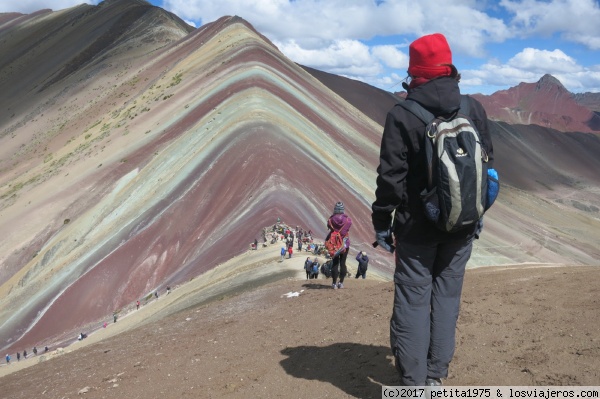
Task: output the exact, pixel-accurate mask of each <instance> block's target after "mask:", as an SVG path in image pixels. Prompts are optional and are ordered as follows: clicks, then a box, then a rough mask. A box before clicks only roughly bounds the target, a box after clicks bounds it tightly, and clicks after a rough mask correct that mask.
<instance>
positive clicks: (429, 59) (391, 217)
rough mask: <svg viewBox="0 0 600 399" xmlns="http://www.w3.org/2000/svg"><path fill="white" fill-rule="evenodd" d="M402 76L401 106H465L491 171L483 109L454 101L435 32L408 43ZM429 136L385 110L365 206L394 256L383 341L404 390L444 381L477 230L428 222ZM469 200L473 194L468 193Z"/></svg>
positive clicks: (406, 117) (451, 74) (417, 123)
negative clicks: (449, 228)
mask: <svg viewBox="0 0 600 399" xmlns="http://www.w3.org/2000/svg"><path fill="white" fill-rule="evenodd" d="M408 77H409V78H410V84H408V85H407V84H406V83H405V84H403V86H404V87H405V89H406V90H407V92H408V94H407V97H406V101H404V102H406V103H408V102H413V103H416V104H417V105H418V104H420V105H421V106H422V107H423V108H425V109H426V110H428V111H429V112H430V113H432V114H434V115H439V116H452V114H453V113H455V112H457V111H458V110H460V108H461V102H462V101H465V102H466V105H468V106H469V107H468V116H469V117H470V120H471V121H472V122H473V125H474V126H475V127H476V128H477V130H478V131H479V136H480V137H479V138H480V139H481V146H482V148H484V149H485V152H486V153H487V161H488V163H489V164H490V167H492V165H491V164H493V160H494V154H493V147H492V141H491V136H490V133H489V127H488V123H487V116H486V112H485V110H484V108H483V106H482V105H481V104H480V103H479V102H478V101H477V100H475V99H474V98H472V97H470V96H465V97H464V99H461V97H462V96H461V93H460V89H459V86H458V82H459V80H460V74H459V73H458V72H457V70H456V67H455V66H454V65H453V64H452V53H451V51H450V47H449V46H448V42H447V41H446V38H445V37H444V36H443V35H442V34H440V33H434V34H431V35H426V36H423V37H420V38H419V39H417V40H415V41H414V42H412V43H411V44H410V46H409V64H408ZM428 132H429V130H427V132H426V124H425V123H424V122H423V121H422V120H421V119H420V118H419V117H417V116H416V114H413V113H412V112H410V111H409V110H408V109H406V108H405V107H404V106H401V105H396V106H394V108H392V109H391V110H390V111H389V112H388V114H387V119H386V122H385V127H384V130H383V136H382V139H381V149H380V161H379V166H378V168H377V188H376V190H375V201H374V202H373V204H372V210H373V213H372V222H373V228H374V230H375V239H376V243H375V244H374V245H379V247H381V248H383V249H385V250H387V251H388V252H390V253H393V252H394V251H395V262H396V270H395V272H394V283H395V290H394V306H393V308H392V309H393V311H392V317H391V320H390V343H391V349H392V354H393V356H394V358H395V363H396V369H397V370H398V373H399V374H400V381H399V382H400V384H401V385H404V386H426V385H430V386H437V385H442V381H441V379H442V378H446V377H447V376H448V367H449V365H450V361H451V360H452V358H453V356H454V349H455V334H456V322H457V319H458V315H459V309H460V296H461V292H462V287H463V279H464V274H465V266H466V264H467V261H468V260H469V258H470V257H471V251H472V248H473V240H474V238H475V237H476V235H477V234H478V233H479V231H480V230H481V226H478V225H477V223H473V224H472V225H471V226H467V227H465V228H464V229H462V230H459V231H457V232H453V233H447V232H445V231H443V230H442V229H439V228H438V227H436V226H435V225H434V223H433V222H430V221H429V220H428V219H427V216H426V212H425V211H426V208H425V206H424V204H423V202H422V200H421V198H422V192H423V191H425V192H427V189H428V188H429V182H428V174H429V172H430V169H429V167H428V164H427V163H426V154H425V147H426V146H425V145H424V144H423V143H426V141H425V140H429V139H428V137H426V134H427V133H428ZM465 137H466V136H465ZM465 140H466V138H465ZM465 143H467V144H469V147H466V148H467V151H465V148H460V147H459V148H457V149H454V150H453V151H454V152H455V153H456V154H461V155H460V157H468V156H469V154H468V148H471V142H467V141H465ZM454 155H455V154H453V155H452V156H451V157H454ZM451 157H449V158H451ZM457 158H458V157H457ZM476 158H477V157H475V159H476ZM466 160H467V159H465V161H466ZM439 169H440V168H438V170H439ZM472 197H473V198H475V197H477V196H476V195H475V194H474V193H473V195H472ZM473 201H475V200H473ZM427 210H430V208H427ZM392 221H393V223H392ZM392 233H393V235H394V237H393V238H392ZM394 242H395V246H394Z"/></svg>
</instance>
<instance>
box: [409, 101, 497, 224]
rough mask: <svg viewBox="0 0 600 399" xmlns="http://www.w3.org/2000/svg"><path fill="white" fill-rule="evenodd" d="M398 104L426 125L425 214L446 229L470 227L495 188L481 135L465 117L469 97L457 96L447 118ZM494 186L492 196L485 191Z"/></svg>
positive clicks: (411, 104)
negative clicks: (457, 104)
mask: <svg viewBox="0 0 600 399" xmlns="http://www.w3.org/2000/svg"><path fill="white" fill-rule="evenodd" d="M399 105H400V106H402V107H403V108H405V109H406V110H408V111H410V112H411V113H412V114H414V115H415V116H417V117H418V118H419V119H421V120H422V121H423V122H424V123H425V125H426V128H425V135H426V137H425V154H426V157H427V168H428V186H427V188H425V189H424V190H423V191H422V192H421V200H422V202H423V206H424V210H425V216H426V217H427V219H428V220H430V221H431V222H433V223H434V224H435V225H436V226H437V227H438V228H439V229H440V230H442V231H446V232H455V231H459V230H462V229H464V228H467V227H470V226H474V225H475V224H476V223H477V222H478V221H479V219H481V218H482V217H483V214H484V212H485V211H486V210H487V209H488V208H489V207H490V206H491V205H492V203H493V201H494V200H495V198H496V196H497V194H498V189H499V186H498V180H497V173H496V171H495V170H493V169H489V168H488V155H487V153H486V151H485V148H484V147H483V145H482V140H481V135H480V134H479V132H478V131H477V128H476V127H475V125H474V124H473V123H472V121H471V118H470V117H469V103H468V99H467V97H466V96H464V95H463V96H461V102H460V109H459V110H458V111H456V112H455V113H453V114H452V115H450V116H446V117H444V116H436V115H433V114H432V113H431V112H429V111H428V110H426V109H425V108H423V106H421V105H420V104H419V103H417V102H416V101H412V100H406V101H403V102H402V103H400V104H399ZM488 169H489V171H488ZM493 176H495V178H494V177H493ZM494 180H495V181H494ZM488 181H489V182H490V183H491V185H490V188H489V190H488ZM493 189H495V193H494V192H492V193H491V194H492V196H493V198H492V197H489V196H490V192H488V191H494V190H493ZM488 197H489V198H488Z"/></svg>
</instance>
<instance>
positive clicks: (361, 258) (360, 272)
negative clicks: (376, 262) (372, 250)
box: [355, 251, 369, 278]
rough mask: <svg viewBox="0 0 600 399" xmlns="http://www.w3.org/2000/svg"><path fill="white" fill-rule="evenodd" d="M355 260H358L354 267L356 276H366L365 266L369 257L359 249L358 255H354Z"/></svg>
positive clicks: (367, 264)
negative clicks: (356, 265)
mask: <svg viewBox="0 0 600 399" xmlns="http://www.w3.org/2000/svg"><path fill="white" fill-rule="evenodd" d="M356 260H357V261H358V267H357V268H356V277H355V278H358V277H359V276H362V278H366V277H367V267H368V266H369V257H368V256H367V253H366V252H365V251H360V252H359V253H358V255H356Z"/></svg>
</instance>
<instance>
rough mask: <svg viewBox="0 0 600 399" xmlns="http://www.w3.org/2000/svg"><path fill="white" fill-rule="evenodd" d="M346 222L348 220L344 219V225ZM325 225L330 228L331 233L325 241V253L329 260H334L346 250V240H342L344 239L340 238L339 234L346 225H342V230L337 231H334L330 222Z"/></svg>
mask: <svg viewBox="0 0 600 399" xmlns="http://www.w3.org/2000/svg"><path fill="white" fill-rule="evenodd" d="M347 222H348V220H347V219H346V223H347ZM327 223H328V224H329V227H330V228H331V232H330V233H329V236H328V237H327V240H325V249H326V250H327V253H328V254H329V256H330V257H331V258H335V257H336V256H338V255H339V254H341V253H342V252H343V251H344V250H345V249H346V240H345V239H344V237H342V234H341V233H340V232H341V231H342V230H343V229H344V227H346V223H344V225H343V226H342V228H341V229H339V230H335V229H334V228H333V226H332V225H331V221H328V222H327Z"/></svg>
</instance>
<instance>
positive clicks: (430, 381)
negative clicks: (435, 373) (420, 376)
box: [425, 377, 442, 387]
mask: <svg viewBox="0 0 600 399" xmlns="http://www.w3.org/2000/svg"><path fill="white" fill-rule="evenodd" d="M425 386H426V387H439V386H442V380H441V379H439V378H431V377H427V379H426V380H425Z"/></svg>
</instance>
